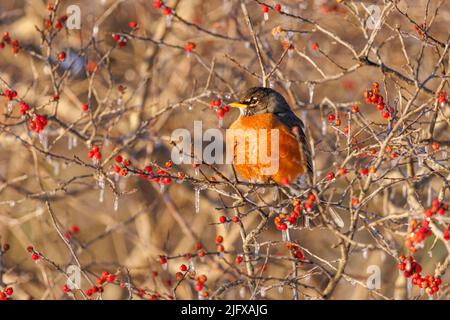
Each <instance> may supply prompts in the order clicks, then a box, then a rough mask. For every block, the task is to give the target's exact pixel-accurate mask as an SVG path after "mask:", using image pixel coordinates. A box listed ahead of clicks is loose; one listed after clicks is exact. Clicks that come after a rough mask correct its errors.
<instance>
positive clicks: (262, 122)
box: [227, 87, 312, 185]
mask: <svg viewBox="0 0 450 320" xmlns="http://www.w3.org/2000/svg"><path fill="white" fill-rule="evenodd" d="M229 106H230V107H234V108H239V109H240V111H241V116H240V117H239V118H238V119H237V120H236V121H235V122H234V123H233V124H232V125H231V126H230V128H229V129H228V131H227V138H228V136H229V132H230V131H233V133H235V132H240V133H238V134H237V135H238V139H233V140H235V141H234V143H235V145H234V158H233V166H234V167H235V169H236V172H237V173H238V174H239V175H240V176H241V177H242V178H244V179H246V180H254V181H264V182H270V181H274V182H276V183H278V184H281V185H286V184H294V183H295V182H297V181H298V180H299V179H300V178H306V181H308V182H309V183H311V177H312V165H311V155H310V151H309V147H308V143H307V140H306V136H305V131H304V125H303V122H302V121H301V120H300V119H299V118H298V117H297V116H296V115H295V114H294V112H292V110H291V108H290V107H289V104H288V103H287V102H286V100H285V99H284V98H283V96H282V95H281V94H279V93H278V92H276V91H275V90H272V89H270V88H262V87H255V88H251V89H249V90H247V91H246V92H245V93H244V94H243V95H242V97H241V99H240V100H239V102H233V103H230V104H229ZM261 129H262V130H263V131H260V130H261ZM264 130H265V131H264ZM272 130H275V131H276V132H277V134H278V141H277V142H278V148H273V146H274V145H273V143H274V141H273V140H272V139H273V137H276V136H272V135H271V134H270V133H271V132H272ZM260 132H261V133H262V134H264V132H267V136H266V137H264V136H263V135H261V134H259V133H260ZM242 135H245V137H243V136H242ZM265 139H266V140H265ZM228 141H230V140H228ZM264 141H267V143H265V146H262V142H264ZM255 142H256V144H255V145H253V147H252V143H255ZM242 144H244V145H242ZM240 146H241V147H243V146H245V149H244V148H242V149H239V147H240ZM265 148H267V150H261V149H265ZM272 149H273V150H272ZM241 150H245V161H242V160H243V159H244V158H241V159H240V160H239V161H238V156H239V155H238V154H237V153H238V151H241ZM263 154H264V155H267V156H268V157H270V158H271V159H274V160H275V161H278V163H277V166H273V167H275V169H277V170H272V171H271V170H267V169H268V167H269V166H270V165H271V164H270V163H269V161H267V160H268V159H262V155H263ZM252 159H254V160H256V161H252ZM262 160H264V161H262ZM270 171H271V172H270ZM306 181H305V182H306Z"/></svg>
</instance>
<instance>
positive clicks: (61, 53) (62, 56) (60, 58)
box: [58, 51, 66, 62]
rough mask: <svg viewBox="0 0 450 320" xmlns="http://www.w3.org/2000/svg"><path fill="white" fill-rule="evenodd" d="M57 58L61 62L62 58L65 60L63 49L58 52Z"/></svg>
mask: <svg viewBox="0 0 450 320" xmlns="http://www.w3.org/2000/svg"><path fill="white" fill-rule="evenodd" d="M58 60H59V61H61V62H63V61H64V60H66V53H65V52H64V51H61V52H60V53H59V54H58Z"/></svg>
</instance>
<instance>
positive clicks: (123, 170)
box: [114, 155, 131, 177]
mask: <svg viewBox="0 0 450 320" xmlns="http://www.w3.org/2000/svg"><path fill="white" fill-rule="evenodd" d="M115 161H116V162H117V163H118V164H123V167H120V166H118V165H115V166H114V172H115V173H117V174H119V175H120V176H122V177H126V176H127V174H128V169H127V167H128V166H129V165H130V164H131V162H130V160H128V159H123V157H122V156H121V155H117V156H116V157H115Z"/></svg>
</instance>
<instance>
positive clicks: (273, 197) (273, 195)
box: [272, 188, 278, 201]
mask: <svg viewBox="0 0 450 320" xmlns="http://www.w3.org/2000/svg"><path fill="white" fill-rule="evenodd" d="M272 200H273V201H277V200H278V189H277V188H274V189H273V193H272Z"/></svg>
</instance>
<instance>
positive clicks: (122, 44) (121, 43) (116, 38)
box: [112, 33, 128, 47]
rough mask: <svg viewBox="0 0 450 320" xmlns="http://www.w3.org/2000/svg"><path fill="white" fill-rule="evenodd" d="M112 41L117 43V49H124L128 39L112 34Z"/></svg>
mask: <svg viewBox="0 0 450 320" xmlns="http://www.w3.org/2000/svg"><path fill="white" fill-rule="evenodd" d="M112 37H113V39H114V41H115V42H116V43H117V45H118V46H119V47H126V46H127V44H128V39H127V38H126V37H124V36H122V35H120V34H116V33H115V34H113V35H112Z"/></svg>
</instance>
